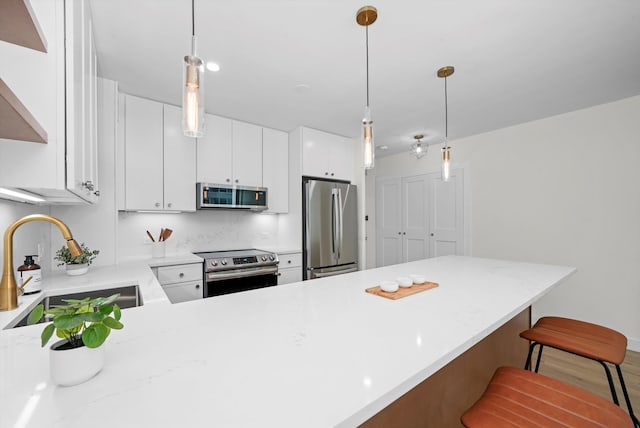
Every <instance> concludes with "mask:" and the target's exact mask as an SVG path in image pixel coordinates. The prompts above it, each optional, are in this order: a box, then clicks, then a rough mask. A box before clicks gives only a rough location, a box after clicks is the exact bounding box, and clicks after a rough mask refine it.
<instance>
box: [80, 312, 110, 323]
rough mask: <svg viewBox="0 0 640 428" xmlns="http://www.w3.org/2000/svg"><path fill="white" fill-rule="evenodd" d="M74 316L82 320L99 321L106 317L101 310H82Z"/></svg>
mask: <svg viewBox="0 0 640 428" xmlns="http://www.w3.org/2000/svg"><path fill="white" fill-rule="evenodd" d="M76 316H77V317H78V318H80V319H81V320H82V321H84V322H100V321H102V320H103V319H105V317H106V315H105V314H103V313H101V312H83V313H81V314H77V315H76Z"/></svg>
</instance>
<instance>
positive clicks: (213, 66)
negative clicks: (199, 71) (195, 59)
mask: <svg viewBox="0 0 640 428" xmlns="http://www.w3.org/2000/svg"><path fill="white" fill-rule="evenodd" d="M207 70H209V71H214V72H215V71H220V66H219V65H218V63H217V62H213V61H209V62H208V63H207Z"/></svg>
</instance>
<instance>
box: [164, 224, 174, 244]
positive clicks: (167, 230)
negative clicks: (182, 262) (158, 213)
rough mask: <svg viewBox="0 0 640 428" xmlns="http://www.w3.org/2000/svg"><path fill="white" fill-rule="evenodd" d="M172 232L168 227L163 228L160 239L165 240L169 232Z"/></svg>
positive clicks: (169, 234)
mask: <svg viewBox="0 0 640 428" xmlns="http://www.w3.org/2000/svg"><path fill="white" fill-rule="evenodd" d="M172 233H173V230H172V229H169V228H168V227H167V228H166V229H165V230H164V233H163V234H162V240H163V241H166V240H167V239H169V237H170V236H171V234H172Z"/></svg>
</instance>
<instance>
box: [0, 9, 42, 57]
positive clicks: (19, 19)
mask: <svg viewBox="0 0 640 428" xmlns="http://www.w3.org/2000/svg"><path fill="white" fill-rule="evenodd" d="M0 40H4V41H5V42H9V43H13V44H16V45H20V46H24V47H26V48H30V49H35V50H37V51H40V52H45V53H46V52H47V41H46V39H45V38H44V34H43V33H42V29H41V28H40V25H38V20H37V18H36V16H35V14H34V13H33V9H31V5H30V4H29V0H2V1H0Z"/></svg>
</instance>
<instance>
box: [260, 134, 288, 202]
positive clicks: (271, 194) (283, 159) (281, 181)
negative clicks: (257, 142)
mask: <svg viewBox="0 0 640 428" xmlns="http://www.w3.org/2000/svg"><path fill="white" fill-rule="evenodd" d="M262 185H263V186H264V187H266V188H267V189H269V190H268V193H267V198H268V201H267V202H268V204H269V209H268V210H267V211H266V212H268V213H286V212H288V211H289V135H288V134H287V133H286V132H283V131H276V130H275V129H268V128H263V129H262Z"/></svg>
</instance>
